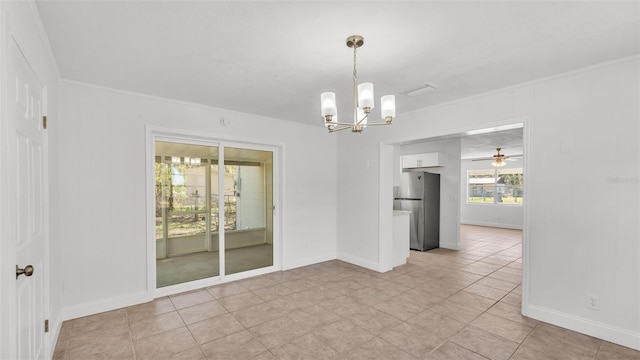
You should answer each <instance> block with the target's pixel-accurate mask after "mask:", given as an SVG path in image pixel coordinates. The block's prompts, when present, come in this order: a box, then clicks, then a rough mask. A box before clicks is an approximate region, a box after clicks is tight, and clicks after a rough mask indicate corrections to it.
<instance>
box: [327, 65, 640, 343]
mask: <svg viewBox="0 0 640 360" xmlns="http://www.w3.org/2000/svg"><path fill="white" fill-rule="evenodd" d="M639 69H640V64H639V59H638V58H637V57H634V58H631V59H626V60H622V61H620V62H615V63H610V64H605V65H602V66H598V67H593V68H589V69H585V70H583V71H576V72H573V73H569V74H565V75H564V76H559V77H554V78H550V79H545V80H540V81H537V82H532V83H528V84H524V85H522V86H517V87H512V88H508V89H505V90H501V91H496V92H491V93H487V94H483V95H480V96H476V97H472V98H468V99H464V100H460V101H457V102H453V103H450V104H446V105H442V106H438V107H432V108H428V109H425V110H422V111H416V112H413V113H409V114H405V115H403V116H398V118H397V119H396V120H394V125H393V126H391V127H379V128H372V129H367V130H365V133H364V134H362V135H361V136H354V135H352V134H349V133H346V134H340V136H339V137H338V154H339V157H338V183H339V184H340V188H339V189H338V251H339V256H341V257H342V258H344V259H357V260H358V261H359V262H360V263H363V264H368V265H370V266H372V267H374V268H375V267H376V266H377V265H378V260H379V256H378V255H379V254H378V251H377V250H378V248H379V246H380V245H379V242H380V239H379V238H378V235H379V232H380V231H382V230H384V233H385V234H386V233H387V232H386V231H387V230H386V229H387V228H388V227H390V224H391V214H390V213H389V214H388V218H389V219H388V220H387V219H386V216H387V213H386V212H385V211H384V210H383V209H380V208H379V203H380V202H384V201H385V199H380V194H383V195H384V197H385V198H386V197H387V195H388V196H392V195H391V193H392V191H393V190H392V187H393V181H392V180H388V181H387V179H386V178H385V176H386V175H385V174H386V172H391V171H393V165H392V164H389V165H387V162H388V161H387V160H386V155H385V156H384V157H383V158H382V160H383V161H382V164H383V165H384V166H385V168H383V169H381V168H380V154H381V153H382V151H381V147H384V146H381V143H398V142H400V141H407V140H411V139H421V138H430V137H436V136H442V135H446V134H454V133H460V132H463V131H466V130H472V129H482V128H488V127H493V126H496V125H501V124H508V123H520V122H523V121H524V122H525V154H526V159H525V162H526V164H527V166H526V167H525V172H526V176H527V181H526V185H525V186H526V188H525V194H526V196H527V199H528V200H527V201H526V203H525V204H526V205H525V209H524V215H525V220H524V224H525V230H524V244H523V246H524V248H525V252H526V253H525V258H524V273H525V278H524V280H525V282H524V283H523V286H524V288H523V301H524V307H523V312H524V313H525V314H527V315H529V316H532V317H535V318H537V319H541V320H544V321H547V322H550V323H553V324H558V325H561V326H564V327H568V328H571V329H574V330H577V331H581V332H584V333H588V334H591V335H595V336H598V337H601V338H605V339H607V340H610V341H613V342H617V343H621V344H624V345H626V346H631V347H634V348H636V349H640V306H638V304H640V277H639V275H640V244H639V241H638V239H639V238H640V231H639V230H640V227H639V225H638V218H640V211H639V204H640V202H639V201H638V199H639V197H640V194H639V189H638V188H639V186H638V183H639V181H638V175H639V162H640V161H639V160H640V151H639V150H640V148H639V145H638V143H639V142H638V138H639V136H638V135H639V129H638V124H639V121H638V119H639V118H640V114H639V102H640V93H639V88H640V70H639ZM595 84H597V85H595ZM612 155H613V156H612ZM378 179H381V180H384V181H383V183H384V184H386V185H388V187H389V189H387V188H382V189H380V188H379V181H378ZM380 216H382V217H381V218H382V220H383V221H382V222H380V221H379V219H380ZM387 224H388V225H387ZM383 240H384V239H383ZM527 276H528V278H527ZM587 293H591V294H596V295H599V296H600V306H601V309H600V311H593V310H588V309H587V308H586V295H587Z"/></svg>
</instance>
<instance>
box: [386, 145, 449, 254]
mask: <svg viewBox="0 0 640 360" xmlns="http://www.w3.org/2000/svg"><path fill="white" fill-rule="evenodd" d="M397 148H398V151H397V153H398V156H396V157H394V158H395V159H394V160H396V161H398V165H394V168H395V169H398V168H400V169H401V168H402V165H401V164H400V156H403V155H411V154H422V153H431V152H439V153H440V162H441V164H442V167H438V168H429V169H425V171H428V172H430V173H434V174H440V247H443V248H447V249H455V250H457V249H458V248H459V246H460V225H459V224H460V220H459V219H460V201H459V195H460V170H459V169H460V150H461V149H460V138H455V139H448V140H438V141H424V142H419V143H415V144H409V145H402V146H398V147H397ZM396 175H399V174H398V172H397V171H396ZM394 181H395V177H394ZM394 185H395V183H394Z"/></svg>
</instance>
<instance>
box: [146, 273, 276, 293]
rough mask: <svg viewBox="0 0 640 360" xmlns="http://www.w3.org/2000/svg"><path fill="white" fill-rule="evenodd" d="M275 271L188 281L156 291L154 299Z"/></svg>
mask: <svg viewBox="0 0 640 360" xmlns="http://www.w3.org/2000/svg"><path fill="white" fill-rule="evenodd" d="M275 271H278V269H276V267H275V266H267V267H263V268H259V269H254V270H249V271H244V272H242V273H238V274H231V275H226V276H225V277H224V278H222V277H220V276H215V277H212V278H208V279H200V280H194V281H189V282H185V283H180V284H175V285H170V286H164V287H161V288H158V289H156V291H155V294H154V297H155V298H159V297H163V296H170V295H175V294H179V293H183V292H187V291H192V290H198V289H203V288H206V287H210V286H215V285H220V284H225V283H228V282H231V281H236V280H240V279H246V278H250V277H254V276H259V275H264V274H269V273H272V272H275Z"/></svg>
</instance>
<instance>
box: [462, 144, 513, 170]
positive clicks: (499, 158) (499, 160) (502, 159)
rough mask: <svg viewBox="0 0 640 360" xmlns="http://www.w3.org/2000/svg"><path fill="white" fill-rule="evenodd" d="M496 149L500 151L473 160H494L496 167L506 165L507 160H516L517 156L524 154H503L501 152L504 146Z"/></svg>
mask: <svg viewBox="0 0 640 360" xmlns="http://www.w3.org/2000/svg"><path fill="white" fill-rule="evenodd" d="M496 150H497V152H498V153H497V154H495V155H493V156H492V157H486V158H479V159H473V160H472V161H489V160H493V162H492V163H491V165H493V166H496V167H502V166H505V165H506V164H507V162H506V160H509V161H515V160H516V159H517V158H522V154H520V155H505V154H501V153H500V151H501V150H502V148H496Z"/></svg>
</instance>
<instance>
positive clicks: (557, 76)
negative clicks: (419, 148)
mask: <svg viewBox="0 0 640 360" xmlns="http://www.w3.org/2000/svg"><path fill="white" fill-rule="evenodd" d="M634 59H640V55H631V56H625V57H623V58H619V59H613V60H609V61H605V62H602V63H598V64H594V65H589V66H586V67H582V68H579V69H575V70H570V71H567V72H563V73H559V74H555V75H550V76H546V77H542V78H537V79H534V80H530V81H527V82H523V83H519V84H515V85H509V86H505V87H501V88H498V89H494V90H489V91H485V92H481V93H478V94H473V95H470V96H467V97H463V98H459V99H454V100H451V101H447V102H443V103H440V104H434V105H431V106H427V107H423V108H420V109H416V110H412V111H408V112H406V113H402V114H399V115H398V119H400V120H402V119H401V118H400V116H401V115H402V116H404V115H409V114H414V113H418V112H421V111H425V110H432V109H438V108H441V107H446V106H451V105H455V104H457V103H462V102H465V101H468V100H473V99H476V98H480V97H484V96H488V95H492V94H498V93H501V92H505V91H512V90H516V89H521V88H524V87H527V86H531V85H535V84H539V83H543V82H546V81H549V80H554V79H560V78H563V77H567V76H572V75H575V74H579V73H583V72H587V71H591V70H594V69H598V68H601V67H607V66H611V65H614V64H618V63H623V62H627V61H630V60H634Z"/></svg>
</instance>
